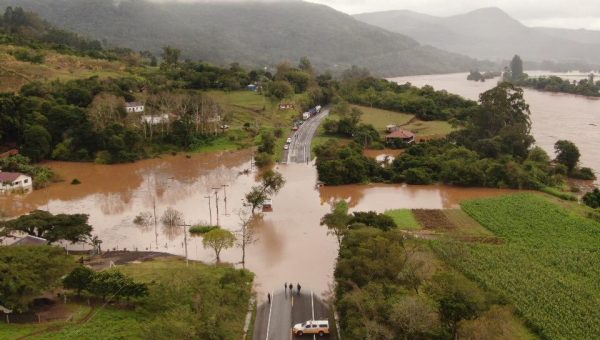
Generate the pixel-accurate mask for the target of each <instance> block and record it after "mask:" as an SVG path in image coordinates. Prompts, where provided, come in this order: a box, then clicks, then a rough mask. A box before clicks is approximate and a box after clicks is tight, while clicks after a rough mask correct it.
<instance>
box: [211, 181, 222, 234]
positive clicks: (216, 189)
mask: <svg viewBox="0 0 600 340" xmlns="http://www.w3.org/2000/svg"><path fill="white" fill-rule="evenodd" d="M219 189H221V188H213V190H214V191H215V204H216V206H217V225H220V224H219Z"/></svg>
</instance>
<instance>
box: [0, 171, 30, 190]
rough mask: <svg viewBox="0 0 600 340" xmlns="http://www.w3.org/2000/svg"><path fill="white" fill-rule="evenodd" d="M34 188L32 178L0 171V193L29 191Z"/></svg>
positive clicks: (17, 173) (18, 173)
mask: <svg viewBox="0 0 600 340" xmlns="http://www.w3.org/2000/svg"><path fill="white" fill-rule="evenodd" d="M32 187H33V180H32V179H31V177H30V176H28V175H25V174H22V173H20V172H3V171H0V192H7V191H13V190H27V189H31V188H32Z"/></svg>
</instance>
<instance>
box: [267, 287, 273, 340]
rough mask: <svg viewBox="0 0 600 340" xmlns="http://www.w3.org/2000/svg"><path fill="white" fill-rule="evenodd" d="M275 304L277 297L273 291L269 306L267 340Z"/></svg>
mask: <svg viewBox="0 0 600 340" xmlns="http://www.w3.org/2000/svg"><path fill="white" fill-rule="evenodd" d="M274 302H275V295H273V291H271V303H270V304H269V321H267V337H266V338H265V339H266V340H269V328H270V327H271V311H272V310H273V303H274Z"/></svg>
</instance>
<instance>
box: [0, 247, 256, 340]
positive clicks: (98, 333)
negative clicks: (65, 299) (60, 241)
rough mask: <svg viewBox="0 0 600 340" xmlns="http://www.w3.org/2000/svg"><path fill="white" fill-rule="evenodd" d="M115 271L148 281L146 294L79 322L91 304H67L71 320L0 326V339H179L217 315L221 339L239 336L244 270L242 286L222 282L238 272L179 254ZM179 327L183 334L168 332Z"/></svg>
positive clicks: (247, 289) (246, 294) (247, 290)
mask: <svg viewBox="0 0 600 340" xmlns="http://www.w3.org/2000/svg"><path fill="white" fill-rule="evenodd" d="M118 269H119V270H120V271H122V272H123V273H125V274H127V275H130V276H131V277H133V278H134V279H135V280H137V281H142V282H146V283H147V284H148V287H149V290H150V294H149V296H147V297H144V298H142V299H140V300H138V301H136V302H135V308H123V307H120V306H112V305H107V306H97V307H96V309H95V310H94V311H93V312H92V314H91V315H92V317H91V318H89V319H88V320H87V321H85V322H82V321H83V318H84V316H85V315H87V314H88V312H89V311H90V307H88V306H86V305H80V304H69V305H68V306H69V308H70V309H71V310H72V313H73V315H74V317H73V320H72V321H71V322H66V321H57V322H51V323H42V324H35V325H14V324H11V325H5V324H1V325H0V338H1V339H17V338H19V337H22V336H26V335H28V334H32V333H34V332H39V333H37V334H36V335H35V338H36V339H90V340H91V339H147V338H148V337H149V334H152V336H153V337H154V338H167V337H168V336H167V335H168V334H171V335H172V336H173V338H179V336H178V334H186V333H185V331H187V330H188V328H190V323H189V322H192V324H193V323H196V324H200V323H201V322H209V320H210V319H211V318H214V317H217V316H218V318H219V325H220V326H221V328H222V330H223V331H222V335H223V336H224V339H241V337H242V333H243V325H244V320H245V317H246V311H247V309H248V302H249V299H250V296H251V288H252V287H251V286H252V278H253V276H252V274H250V273H249V272H244V275H245V276H244V277H242V281H243V282H244V284H239V283H240V282H239V281H237V282H236V283H227V282H229V281H230V280H231V279H232V278H234V277H235V276H236V275H237V277H238V278H239V275H240V274H241V273H242V272H241V271H234V270H233V269H231V268H230V267H228V266H209V265H206V264H202V263H198V262H191V263H190V264H189V266H186V264H185V262H184V261H183V260H181V259H179V258H164V259H156V260H153V261H146V262H142V263H139V264H128V265H124V266H119V267H118ZM235 273H237V274H235ZM232 275H233V276H232ZM193 306H196V307H197V308H201V309H202V308H203V309H205V310H204V311H203V312H202V314H201V315H196V314H195V313H194V312H189V310H192V309H191V308H192V307H193ZM180 308H181V309H182V312H179V310H180ZM186 313H187V314H186ZM198 313H201V312H198ZM179 318H182V320H185V318H187V320H185V321H189V322H188V323H186V322H185V321H180V320H179ZM196 318H197V319H196ZM178 322H179V323H178ZM179 327H181V328H179ZM182 330H183V332H184V333H169V332H177V331H179V332H181V331H182ZM157 332H159V333H157ZM160 332H164V333H160ZM182 336H183V335H182Z"/></svg>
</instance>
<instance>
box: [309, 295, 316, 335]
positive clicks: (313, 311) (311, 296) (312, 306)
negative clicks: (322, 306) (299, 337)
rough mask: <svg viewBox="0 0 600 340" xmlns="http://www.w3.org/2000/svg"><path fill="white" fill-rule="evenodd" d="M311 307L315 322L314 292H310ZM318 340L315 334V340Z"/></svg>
mask: <svg viewBox="0 0 600 340" xmlns="http://www.w3.org/2000/svg"><path fill="white" fill-rule="evenodd" d="M310 306H311V308H312V319H313V321H315V299H314V296H313V291H312V290H311V291H310ZM316 339H317V335H316V334H313V340H316Z"/></svg>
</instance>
